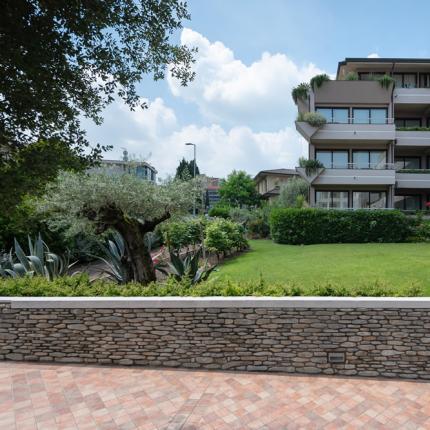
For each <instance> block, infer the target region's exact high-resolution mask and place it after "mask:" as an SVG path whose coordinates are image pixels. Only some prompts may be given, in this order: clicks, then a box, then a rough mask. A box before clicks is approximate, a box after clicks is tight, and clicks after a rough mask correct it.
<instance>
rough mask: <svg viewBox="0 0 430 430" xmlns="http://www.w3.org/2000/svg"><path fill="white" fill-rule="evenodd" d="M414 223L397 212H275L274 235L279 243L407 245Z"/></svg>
mask: <svg viewBox="0 0 430 430" xmlns="http://www.w3.org/2000/svg"><path fill="white" fill-rule="evenodd" d="M412 224H413V222H411V221H410V220H409V219H408V218H407V217H406V216H405V215H404V214H402V213H401V212H399V211H395V210H356V211H341V210H325V209H293V208H287V209H274V210H273V211H272V213H271V217H270V231H271V235H272V238H273V240H274V241H275V242H277V243H287V244H292V245H300V244H304V245H308V244H313V243H366V242H405V241H406V240H407V239H408V238H409V237H410V236H411V234H412V227H413V225H412Z"/></svg>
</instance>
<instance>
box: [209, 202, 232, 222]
mask: <svg viewBox="0 0 430 430" xmlns="http://www.w3.org/2000/svg"><path fill="white" fill-rule="evenodd" d="M230 210H231V207H230V206H221V205H219V206H218V205H217V206H214V207H213V208H211V209H209V212H208V215H209V216H211V217H219V218H226V219H227V218H230Z"/></svg>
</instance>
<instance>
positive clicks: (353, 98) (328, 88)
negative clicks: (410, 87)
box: [314, 81, 392, 106]
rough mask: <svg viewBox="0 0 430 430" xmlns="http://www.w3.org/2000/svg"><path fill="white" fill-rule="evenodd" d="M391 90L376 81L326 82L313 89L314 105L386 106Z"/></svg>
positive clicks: (389, 100) (389, 101) (389, 99)
mask: <svg viewBox="0 0 430 430" xmlns="http://www.w3.org/2000/svg"><path fill="white" fill-rule="evenodd" d="M391 93H392V89H391V88H390V89H388V90H387V89H385V88H382V87H381V85H380V83H379V82H376V81H328V82H324V84H323V85H322V86H321V87H320V88H317V89H315V92H314V97H315V105H317V104H327V105H330V104H332V105H337V104H344V105H350V106H352V105H360V104H361V105H365V106H366V105H367V106H369V105H375V106H376V105H388V104H390V103H391Z"/></svg>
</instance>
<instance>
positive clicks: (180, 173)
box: [175, 158, 200, 181]
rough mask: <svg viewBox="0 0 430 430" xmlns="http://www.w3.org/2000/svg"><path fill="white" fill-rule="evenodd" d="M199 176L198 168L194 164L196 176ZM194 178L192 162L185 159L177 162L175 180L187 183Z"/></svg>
mask: <svg viewBox="0 0 430 430" xmlns="http://www.w3.org/2000/svg"><path fill="white" fill-rule="evenodd" d="M198 175H200V170H199V166H198V165H197V164H196V176H198ZM193 177H194V160H191V161H187V160H185V158H182V160H181V161H180V162H179V166H178V167H177V168H176V175H175V178H176V179H180V180H182V181H189V180H190V179H192V178H193Z"/></svg>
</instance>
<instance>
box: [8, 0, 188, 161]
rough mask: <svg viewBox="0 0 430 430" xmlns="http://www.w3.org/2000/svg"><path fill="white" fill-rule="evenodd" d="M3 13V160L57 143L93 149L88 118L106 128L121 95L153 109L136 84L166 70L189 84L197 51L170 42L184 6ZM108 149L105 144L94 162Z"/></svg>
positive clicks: (102, 3) (57, 4)
mask: <svg viewBox="0 0 430 430" xmlns="http://www.w3.org/2000/svg"><path fill="white" fill-rule="evenodd" d="M1 6H2V11H1V14H0V154H2V153H3V154H7V156H8V157H10V156H11V152H12V155H13V151H16V150H19V148H21V147H22V146H23V145H26V144H32V143H34V142H36V141H38V140H41V139H42V140H46V139H50V138H57V139H59V141H61V142H63V143H64V144H65V145H68V146H73V145H75V146H76V147H78V148H81V149H82V148H84V147H85V146H88V142H86V140H85V133H84V131H83V130H82V129H81V125H80V119H81V118H83V117H85V118H89V119H91V120H93V121H94V122H95V123H97V124H100V123H101V122H102V117H101V112H102V110H103V109H104V108H105V107H106V106H107V105H108V104H109V103H111V102H112V101H113V100H114V98H115V97H116V96H118V97H119V98H121V99H122V100H123V101H124V102H125V103H126V104H127V105H128V106H129V107H130V108H131V109H134V108H137V107H138V106H142V107H145V106H146V105H145V103H142V100H141V98H140V97H139V95H138V93H137V90H136V84H137V83H138V82H139V81H140V80H141V78H142V76H143V75H144V74H152V76H153V77H154V79H156V80H157V79H161V78H163V77H164V75H165V72H166V67H167V65H169V71H170V72H171V73H172V75H173V76H175V77H176V78H178V79H179V80H180V81H181V83H182V84H183V85H186V84H187V82H189V81H190V80H191V79H192V78H193V72H192V71H191V68H190V66H191V63H192V61H193V58H192V55H193V50H192V49H189V48H187V47H185V46H177V45H174V44H171V43H170V41H169V37H170V35H171V34H172V33H173V32H175V31H177V30H178V29H179V28H181V26H182V21H183V20H186V19H189V14H188V12H187V10H186V3H185V2H182V1H181V0H163V1H155V0H140V1H135V0H92V1H84V2H82V1H70V0H55V1H42V0H4V1H3V2H2V5H1ZM103 149H106V148H104V147H100V146H99V145H97V146H96V147H95V148H93V150H92V151H91V156H98V155H100V152H101V150H103ZM4 160H5V156H4V155H3V157H2V156H0V163H1V162H2V161H3V162H4Z"/></svg>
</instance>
